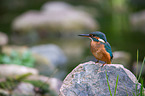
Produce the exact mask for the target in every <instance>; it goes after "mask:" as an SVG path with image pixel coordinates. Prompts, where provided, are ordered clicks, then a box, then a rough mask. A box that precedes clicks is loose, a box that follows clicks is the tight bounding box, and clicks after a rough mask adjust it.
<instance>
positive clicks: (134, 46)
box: [0, 0, 145, 96]
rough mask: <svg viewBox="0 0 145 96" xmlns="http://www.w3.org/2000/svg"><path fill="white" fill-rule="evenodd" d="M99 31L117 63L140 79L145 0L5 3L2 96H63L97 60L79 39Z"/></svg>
mask: <svg viewBox="0 0 145 96" xmlns="http://www.w3.org/2000/svg"><path fill="white" fill-rule="evenodd" d="M94 31H101V32H104V33H105V34H106V36H107V40H108V42H109V43H110V45H111V47H112V51H113V54H114V59H113V63H115V64H123V65H124V67H126V68H128V69H129V70H130V71H132V72H133V73H134V74H136V75H137V74H138V73H139V72H140V68H141V64H142V61H143V59H144V56H145V1H144V0H79V1H78V0H13V1H10V0H1V1H0V53H1V54H0V64H1V65H0V78H1V79H0V90H2V93H1V92H0V94H2V95H3V96H5V95H7V94H14V95H18V96H20V94H22V93H23V94H24V95H27V96H28V95H29V94H36V93H37V94H39V95H40V96H41V95H42V94H45V95H46V94H47V95H46V96H48V94H49V95H50V96H55V95H56V96H57V94H58V91H59V88H60V86H61V84H62V81H63V79H64V78H65V76H66V75H67V74H68V73H69V72H71V71H72V70H73V68H75V67H76V66H77V65H78V64H80V63H83V62H87V61H90V60H94V57H93V55H92V54H91V52H90V40H89V39H88V38H82V37H78V35H79V34H81V33H90V32H94ZM137 50H138V51H137ZM137 52H138V53H139V54H138V55H137ZM137 57H138V58H137ZM137 62H138V67H137V66H136V65H137ZM144 69H145V67H144ZM144 69H143V73H142V78H143V79H144V80H145V77H144V76H145V71H144ZM29 73H31V75H30V74H29ZM26 78H27V79H26ZM22 81H23V82H22ZM8 82H9V83H8ZM14 82H17V83H14ZM40 82H41V83H42V84H40ZM46 82H47V84H48V86H44V88H42V87H41V86H42V85H43V83H46ZM144 82H145V81H144ZM38 83H39V84H40V85H39V84H38ZM28 86H29V87H30V89H29V90H27V88H26V87H28ZM48 88H49V90H48ZM5 89H8V91H7V92H6V93H5V91H6V90H5ZM18 89H19V90H20V89H21V92H20V91H19V90H18ZM25 89H26V90H25ZM46 89H47V90H46ZM22 90H23V91H22ZM30 90H31V92H27V91H30ZM10 91H12V92H11V93H10ZM4 93H5V94H4Z"/></svg>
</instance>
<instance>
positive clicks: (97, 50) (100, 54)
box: [91, 41, 111, 64]
mask: <svg viewBox="0 0 145 96" xmlns="http://www.w3.org/2000/svg"><path fill="white" fill-rule="evenodd" d="M91 52H92V54H93V55H94V56H95V58H96V59H97V60H101V61H104V62H105V63H107V64H111V57H110V54H109V53H108V52H107V51H106V50H105V46H104V45H103V44H101V43H100V42H95V41H91Z"/></svg>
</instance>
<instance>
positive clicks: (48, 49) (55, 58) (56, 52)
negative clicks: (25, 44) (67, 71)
mask: <svg viewBox="0 0 145 96" xmlns="http://www.w3.org/2000/svg"><path fill="white" fill-rule="evenodd" d="M30 51H31V52H32V53H33V54H35V55H39V56H43V57H44V58H46V59H48V60H50V62H51V63H52V64H54V65H55V66H56V67H63V65H65V64H66V61H67V58H66V56H65V54H64V53H63V51H62V50H61V49H60V48H59V47H58V46H57V45H54V44H48V45H39V46H34V47H32V48H30Z"/></svg>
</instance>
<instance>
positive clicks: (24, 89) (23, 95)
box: [12, 83, 35, 96]
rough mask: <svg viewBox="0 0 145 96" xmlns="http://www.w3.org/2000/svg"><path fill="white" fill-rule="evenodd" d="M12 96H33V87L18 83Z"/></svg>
mask: <svg viewBox="0 0 145 96" xmlns="http://www.w3.org/2000/svg"><path fill="white" fill-rule="evenodd" d="M12 96H35V92H34V86H33V85H32V84H29V83H20V84H19V85H18V86H17V88H16V89H15V90H14V91H13V92H12Z"/></svg>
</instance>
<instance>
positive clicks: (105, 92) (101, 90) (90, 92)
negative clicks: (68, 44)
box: [59, 61, 140, 96]
mask: <svg viewBox="0 0 145 96" xmlns="http://www.w3.org/2000/svg"><path fill="white" fill-rule="evenodd" d="M101 66H102V64H100V63H95V62H92V61H90V62H86V63H83V64H80V65H78V66H77V67H76V68H75V69H74V70H73V71H72V72H71V73H70V74H68V75H67V77H66V78H65V79H64V81H63V84H62V86H61V89H60V95H59V96H98V94H99V96H110V92H109V88H108V84H107V78H106V73H105V71H106V72H107V76H108V81H109V84H110V88H111V92H112V94H114V90H115V84H116V78H117V75H119V80H118V85H117V91H116V95H117V96H127V94H128V96H133V92H134V93H135V86H136V82H137V79H136V77H135V76H134V75H133V74H132V73H131V72H130V71H129V70H128V69H126V68H124V67H123V66H122V65H119V64H110V65H105V66H104V67H101ZM137 89H138V90H139V89H140V84H139V83H137Z"/></svg>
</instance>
